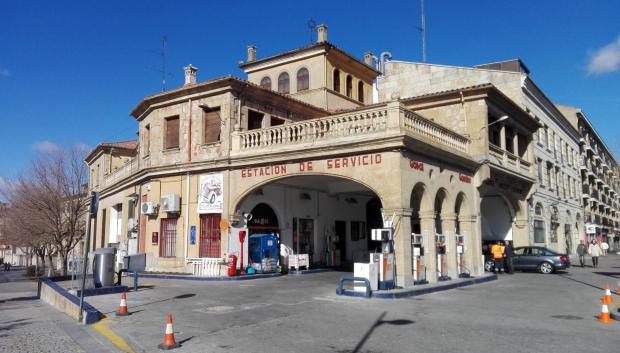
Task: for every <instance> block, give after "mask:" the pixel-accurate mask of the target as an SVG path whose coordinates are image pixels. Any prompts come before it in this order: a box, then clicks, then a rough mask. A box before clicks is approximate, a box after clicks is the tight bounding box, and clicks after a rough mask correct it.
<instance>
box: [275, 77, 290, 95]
mask: <svg viewBox="0 0 620 353" xmlns="http://www.w3.org/2000/svg"><path fill="white" fill-rule="evenodd" d="M278 92H280V93H289V92H290V85H289V78H288V73H286V72H283V73H281V74H280V76H278Z"/></svg>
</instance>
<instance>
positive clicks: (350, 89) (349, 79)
mask: <svg viewBox="0 0 620 353" xmlns="http://www.w3.org/2000/svg"><path fill="white" fill-rule="evenodd" d="M346 93H347V97H352V96H353V77H351V75H347V91H346Z"/></svg>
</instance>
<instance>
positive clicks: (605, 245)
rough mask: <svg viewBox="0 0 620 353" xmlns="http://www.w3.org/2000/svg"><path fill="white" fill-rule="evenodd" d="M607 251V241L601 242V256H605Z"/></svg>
mask: <svg viewBox="0 0 620 353" xmlns="http://www.w3.org/2000/svg"><path fill="white" fill-rule="evenodd" d="M608 249H609V244H607V241H605V240H603V241H602V242H601V250H602V251H603V256H605V255H607V250H608Z"/></svg>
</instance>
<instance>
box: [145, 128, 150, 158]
mask: <svg viewBox="0 0 620 353" xmlns="http://www.w3.org/2000/svg"><path fill="white" fill-rule="evenodd" d="M143 139H144V141H143V143H144V156H145V157H146V156H148V155H150V154H151V124H146V125H145V126H144V136H143Z"/></svg>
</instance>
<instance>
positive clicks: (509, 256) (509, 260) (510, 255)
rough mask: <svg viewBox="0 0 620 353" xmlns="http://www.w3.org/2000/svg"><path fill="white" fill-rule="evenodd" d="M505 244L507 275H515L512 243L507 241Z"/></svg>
mask: <svg viewBox="0 0 620 353" xmlns="http://www.w3.org/2000/svg"><path fill="white" fill-rule="evenodd" d="M504 244H505V245H504V259H505V260H504V261H505V266H506V273H508V274H511V275H512V274H514V273H515V270H514V266H513V265H512V259H513V257H514V255H515V254H514V249H513V247H512V241H510V240H506V241H505V242H504Z"/></svg>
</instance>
